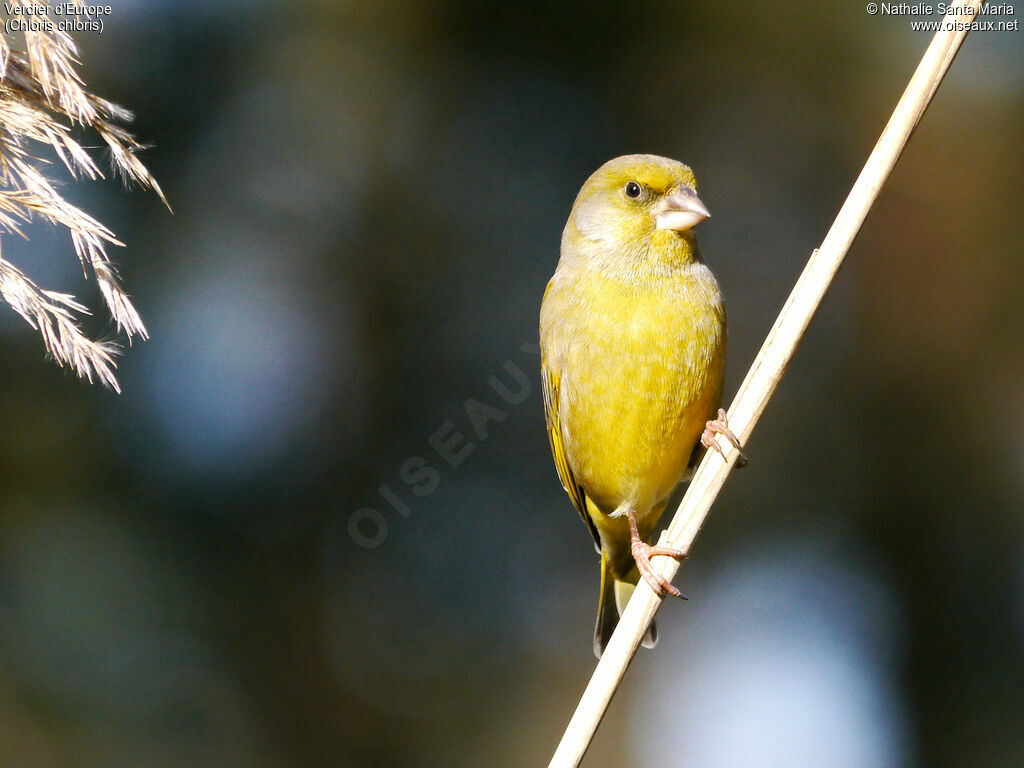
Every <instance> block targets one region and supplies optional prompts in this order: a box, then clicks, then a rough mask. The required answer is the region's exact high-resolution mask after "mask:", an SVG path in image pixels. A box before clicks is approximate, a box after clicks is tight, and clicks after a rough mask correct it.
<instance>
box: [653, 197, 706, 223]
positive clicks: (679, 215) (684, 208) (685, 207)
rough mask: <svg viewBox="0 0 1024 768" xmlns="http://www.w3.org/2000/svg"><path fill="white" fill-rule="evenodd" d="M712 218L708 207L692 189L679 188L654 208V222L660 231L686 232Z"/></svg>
mask: <svg viewBox="0 0 1024 768" xmlns="http://www.w3.org/2000/svg"><path fill="white" fill-rule="evenodd" d="M710 216H711V213H710V211H708V209H707V206H706V205H704V203H702V202H701V200H700V198H699V197H697V193H696V192H695V191H694V190H692V189H691V188H690V187H679V188H678V189H677V190H676V191H675V192H673V193H672V194H671V195H669V196H668V197H665V198H663V199H662V200H661V201H660V202H659V203H658V204H657V205H656V206H655V207H654V221H655V222H656V226H657V227H658V229H674V230H675V231H676V232H684V231H686V230H687V229H691V228H693V227H695V226H697V225H698V224H700V223H701V222H702V221H704V219H707V218H709V217H710Z"/></svg>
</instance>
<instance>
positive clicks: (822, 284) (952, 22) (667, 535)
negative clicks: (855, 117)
mask: <svg viewBox="0 0 1024 768" xmlns="http://www.w3.org/2000/svg"><path fill="white" fill-rule="evenodd" d="M981 4H982V0H965V1H964V2H963V3H960V4H957V5H956V6H955V7H954V8H951V9H950V13H948V14H947V15H946V16H945V18H944V19H943V22H942V25H941V27H940V31H938V32H937V33H936V34H935V37H934V38H932V41H931V44H930V45H929V46H928V50H927V51H925V54H924V57H923V58H922V59H921V63H920V64H919V65H918V67H917V70H916V71H915V72H914V75H913V77H912V78H911V79H910V83H909V84H908V85H907V88H906V90H905V91H904V93H903V96H902V97H901V98H900V100H899V103H898V104H897V105H896V109H895V110H894V111H893V113H892V117H890V118H889V122H888V124H887V125H886V126H885V129H884V130H883V131H882V135H881V136H880V137H879V139H878V143H876V144H875V148H874V149H873V150H872V152H871V155H870V156H869V157H868V160H867V162H866V163H865V164H864V168H863V169H862V170H861V172H860V175H859V176H858V177H857V181H856V182H855V183H854V185H853V188H852V189H851V190H850V194H849V195H848V196H847V198H846V202H845V203H843V207H842V208H841V209H840V211H839V214H838V215H837V216H836V218H835V221H834V222H833V223H832V227H831V228H830V229H829V231H828V234H826V235H825V239H824V240H823V241H822V243H821V246H820V247H819V248H817V249H815V251H814V252H813V253H812V254H811V258H810V260H809V261H808V262H807V266H806V267H804V271H803V273H802V274H801V275H800V279H799V280H797V283H796V286H795V287H794V288H793V291H792V293H790V295H789V299H788V300H787V301H786V304H785V306H784V307H783V308H782V312H781V313H780V314H779V316H778V318H777V319H776V321H775V325H774V326H773V327H772V329H771V331H770V332H769V333H768V337H767V338H766V339H765V342H764V344H763V345H762V347H761V351H760V352H759V353H758V355H757V357H756V358H755V360H754V362H753V364H752V365H751V367H750V370H749V371H748V372H747V376H746V378H745V379H744V380H743V383H742V384H741V385H740V389H739V392H738V393H737V394H736V399H735V400H734V401H733V404H732V407H731V408H730V409H729V426H730V427H731V428H732V430H733V432H735V433H736V435H737V436H738V437H739V439H740V441H741V442H742V443H746V442H747V440H748V439H749V438H750V434H751V433H752V432H753V430H754V425H755V424H756V423H757V420H758V419H759V418H760V417H761V413H762V412H763V411H764V409H765V406H766V405H767V404H768V400H769V399H770V398H771V396H772V393H773V392H774V391H775V387H776V386H777V385H778V383H779V380H780V379H781V378H782V374H783V373H784V372H785V370H786V366H788V365H789V362H790V360H792V359H793V355H794V354H795V353H796V349H797V347H798V346H799V344H800V341H801V339H802V338H803V336H804V334H805V333H806V331H807V326H808V325H810V322H811V320H812V319H813V318H814V314H815V312H816V311H817V309H818V307H819V306H820V305H821V302H822V301H823V300H824V298H825V294H826V293H827V292H828V289H829V286H830V285H831V284H832V280H833V279H834V278H835V276H836V273H837V272H838V271H839V267H840V266H841V265H842V263H843V259H844V258H845V256H846V253H847V251H849V249H850V246H851V245H852V244H853V241H854V239H855V238H856V237H857V233H858V232H859V231H860V228H861V225H862V224H863V223H864V219H865V218H866V217H867V215H868V212H869V211H870V210H871V206H872V205H873V204H874V202H875V199H876V198H877V197H878V193H879V192H880V191H881V189H882V185H883V184H885V181H886V179H888V177H889V174H890V173H891V172H892V169H893V167H894V166H895V165H896V161H897V160H898V159H899V157H900V154H901V153H902V152H903V148H904V147H905V146H906V143H907V141H908V140H909V139H910V135H911V134H912V133H913V131H914V128H915V127H917V123H918V121H919V120H920V119H921V116H922V115H923V114H924V111H925V109H926V108H927V107H928V104H929V102H930V101H931V99H932V96H934V95H935V91H936V89H937V88H938V87H939V84H940V83H941V82H942V79H943V77H945V75H946V72H947V71H948V70H949V67H950V65H951V64H952V63H953V59H954V57H955V56H956V54H957V51H959V50H960V46H961V44H962V43H963V41H964V39H965V38H966V37H967V33H968V31H969V30H970V24H971V22H972V21H973V20H974V18H975V17H976V16H977V14H978V11H979V9H980V8H981ZM723 449H724V450H725V452H726V456H725V457H724V458H723V457H722V456H721V455H719V454H718V453H716V452H715V451H707V453H706V455H705V456H704V459H703V461H701V463H700V466H699V467H698V468H697V472H696V474H694V476H693V479H692V480H691V481H690V486H689V488H687V491H686V495H685V496H684V497H683V500H682V502H680V504H679V508H678V509H677V510H676V513H675V516H674V517H673V518H672V522H671V523H670V524H669V526H668V528H667V529H666V530H665V532H664V533H663V534H662V536H661V539H660V541H659V543H660V544H663V545H665V546H668V547H675V548H678V549H681V550H683V551H689V549H690V546H691V545H692V544H693V540H694V539H695V538H696V536H697V533H698V531H700V527H701V525H702V524H703V522H704V519H705V518H706V517H707V514H708V511H709V510H710V508H711V504H712V503H713V502H714V500H715V498H716V497H717V496H718V493H719V491H720V490H721V488H722V485H723V484H724V483H725V479H726V477H728V475H729V472H730V471H731V469H732V467H733V465H734V464H735V461H736V458H737V457H738V451H737V450H736V449H735V448H734V447H733V446H731V445H729V444H728V443H727V442H725V441H723ZM656 562H657V566H656V567H657V570H658V571H660V572H661V573H662V574H664V575H665V577H666V578H668V579H670V580H671V579H672V577H674V576H675V574H676V571H677V570H678V569H679V563H678V562H676V561H675V560H672V559H670V558H664V557H662V558H658V559H657V561H656ZM660 606H661V599H660V598H659V597H658V596H657V595H655V594H654V592H653V591H651V588H650V586H649V585H648V584H647V582H646V581H645V580H643V579H641V581H640V584H639V585H638V586H637V588H636V590H635V591H634V593H633V597H632V599H630V601H629V605H627V606H626V610H625V611H624V612H623V614H622V617H621V619H620V620H619V624H618V626H617V627H616V629H615V632H614V634H613V635H612V638H611V640H610V641H609V643H608V647H607V648H605V651H604V654H603V655H602V656H601V659H600V661H599V662H598V664H597V668H596V669H595V670H594V674H593V676H592V677H591V678H590V682H589V683H588V685H587V687H586V690H584V692H583V697H582V698H581V699H580V703H579V704H578V705H577V707H576V711H575V712H574V713H573V716H572V719H571V720H570V721H569V725H568V726H567V728H566V730H565V733H564V734H563V735H562V740H561V742H559V745H558V749H557V750H556V751H555V754H554V756H553V757H552V758H551V762H550V764H549V766H548V768H565V767H566V766H578V765H579V764H580V761H581V760H582V759H583V755H584V753H585V752H586V750H587V747H588V746H590V741H591V739H593V737H594V733H595V732H596V731H597V727H598V725H599V724H600V722H601V718H603V717H604V713H605V711H606V710H607V709H608V704H609V703H610V702H611V699H612V696H613V695H614V694H615V691H616V690H617V689H618V687H619V684H620V683H621V682H622V678H623V676H624V675H625V673H626V669H627V667H628V666H629V662H630V661H631V660H632V659H633V656H634V654H635V653H636V649H637V647H638V646H639V645H640V640H641V638H643V636H644V633H645V632H646V631H647V627H648V626H649V625H650V623H651V620H652V619H653V618H654V614H655V613H657V611H658V608H659V607H660Z"/></svg>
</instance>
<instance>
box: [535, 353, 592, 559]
mask: <svg viewBox="0 0 1024 768" xmlns="http://www.w3.org/2000/svg"><path fill="white" fill-rule="evenodd" d="M541 378H543V386H544V417H545V419H546V421H547V423H548V440H549V441H550V442H551V455H552V456H554V457H555V469H556V470H558V479H559V480H561V481H562V487H563V488H565V492H566V493H568V494H569V498H570V499H572V504H573V506H574V507H576V511H577V512H579V513H580V517H582V518H583V522H584V523H586V525H587V528H589V529H590V534H591V535H592V536H593V537H594V546H595V547H596V548H597V551H598V552H600V551H601V537H600V536H599V535H598V533H597V527H596V526H595V525H594V521H593V520H591V519H590V515H589V514H588V512H587V497H586V494H585V493H584V491H583V488H582V486H580V484H579V483H578V482H577V481H576V476H575V475H573V473H572V467H570V466H569V457H568V456H566V454H565V445H564V444H563V443H562V425H561V424H560V423H559V421H558V385H559V381H560V376H559V375H558V373H557V372H556V371H554V370H553V369H552V368H550V367H549V366H548V364H547V363H546V362H545V361H544V360H543V359H541Z"/></svg>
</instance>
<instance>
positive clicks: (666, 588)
mask: <svg viewBox="0 0 1024 768" xmlns="http://www.w3.org/2000/svg"><path fill="white" fill-rule="evenodd" d="M626 515H627V517H628V518H629V540H630V552H632V554H633V560H634V561H636V567H637V570H638V571H640V575H641V576H643V577H644V581H646V582H647V583H648V585H650V587H651V589H652V590H653V591H654V594H656V595H657V596H658V597H662V598H663V597H665V595H672V596H673V597H679V598H682V599H683V600H685V599H686V597H685V596H684V595H683V593H682V592H680V591H679V590H678V589H676V588H675V587H674V586H672V582H671V581H669V580H668V579H666V578H665V577H664V576H662V575H661V574H660V573H658V572H657V571H656V570H654V567H653V566H652V565H651V558H652V557H657V556H659V555H661V556H663V557H673V558H675V559H676V560H682V559H683V558H684V557H686V553H685V552H684V551H683V550H681V549H676V548H675V547H663V546H661V545H660V544H659V545H657V546H653V547H652V546H651V545H650V544H648V543H647V542H646V541H644V540H643V539H641V538H640V532H639V531H638V530H637V527H636V513H635V512H634V511H633V510H632V509H631V510H629V511H628V512H627V513H626Z"/></svg>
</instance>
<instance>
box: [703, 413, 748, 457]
mask: <svg viewBox="0 0 1024 768" xmlns="http://www.w3.org/2000/svg"><path fill="white" fill-rule="evenodd" d="M718 435H721V436H722V437H724V438H725V439H726V440H728V441H729V442H730V443H732V444H733V445H735V446H736V450H737V451H739V452H740V457H739V458H738V459H736V467H737V469H742V468H743V467H745V466H747V457H746V456H745V455H744V453H743V446H742V445H740V439H739V438H738V437H736V433H735V432H733V431H732V430H731V429H729V420H728V419H727V418H726V415H725V409H724V408H719V409H718V418H717V419H712V420H711V421H709V422H708V423H707V425H706V426H705V427H704V434H702V435H701V436H700V444H701V445H703V446H704V447H705V448H709V449H712V450H715V451H718V452H719V453H720V454H722V458H725V451H723V450H722V446H720V445H719V444H718V438H717V436H718Z"/></svg>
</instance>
